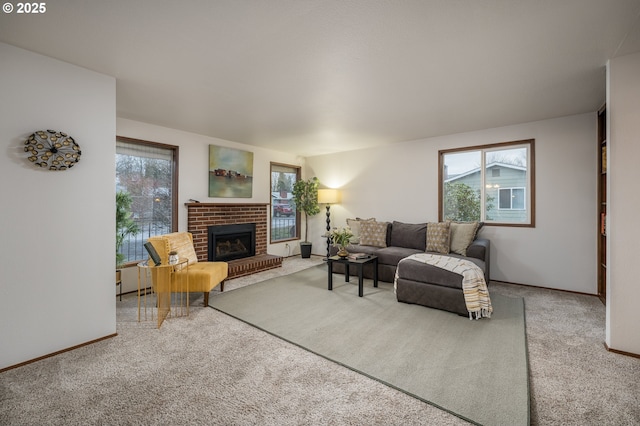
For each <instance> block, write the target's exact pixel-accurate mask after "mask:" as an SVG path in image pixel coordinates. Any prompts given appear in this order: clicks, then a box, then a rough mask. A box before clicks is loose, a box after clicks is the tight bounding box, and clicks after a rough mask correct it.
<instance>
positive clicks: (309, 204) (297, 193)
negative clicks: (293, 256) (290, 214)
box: [293, 177, 320, 258]
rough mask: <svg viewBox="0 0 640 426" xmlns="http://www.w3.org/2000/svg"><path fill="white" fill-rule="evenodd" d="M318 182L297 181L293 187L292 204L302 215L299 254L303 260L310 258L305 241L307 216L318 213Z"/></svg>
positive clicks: (313, 178)
mask: <svg viewBox="0 0 640 426" xmlns="http://www.w3.org/2000/svg"><path fill="white" fill-rule="evenodd" d="M319 184H320V182H319V181H318V178H317V177H312V178H311V179H308V180H302V179H301V180H299V181H296V183H295V184H294V185H293V202H294V203H295V205H296V208H297V209H298V211H300V212H302V213H304V215H305V221H304V241H301V242H300V253H301V254H302V257H303V258H309V257H311V242H309V241H308V240H307V233H308V232H309V221H308V218H309V216H315V215H317V214H318V213H320V206H319V205H318V186H319Z"/></svg>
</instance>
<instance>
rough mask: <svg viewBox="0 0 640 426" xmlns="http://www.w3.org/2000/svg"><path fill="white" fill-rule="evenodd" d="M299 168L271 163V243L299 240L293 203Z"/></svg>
mask: <svg viewBox="0 0 640 426" xmlns="http://www.w3.org/2000/svg"><path fill="white" fill-rule="evenodd" d="M298 179H300V167H297V166H290V165H287V164H277V163H271V242H272V243H276V242H280V241H287V240H293V239H296V238H300V231H299V230H300V227H299V226H298V225H299V223H300V214H298V212H297V211H296V206H295V204H294V203H293V200H292V197H293V185H294V184H295V183H296V181H297V180H298Z"/></svg>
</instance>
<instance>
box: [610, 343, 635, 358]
mask: <svg viewBox="0 0 640 426" xmlns="http://www.w3.org/2000/svg"><path fill="white" fill-rule="evenodd" d="M604 347H605V349H606V350H607V351H609V352H613V353H614V354H620V355H625V356H630V357H632V358H640V354H634V353H633V352H625V351H619V350H617V349H611V348H610V347H609V345H607V342H604Z"/></svg>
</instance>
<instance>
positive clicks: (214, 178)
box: [209, 145, 253, 198]
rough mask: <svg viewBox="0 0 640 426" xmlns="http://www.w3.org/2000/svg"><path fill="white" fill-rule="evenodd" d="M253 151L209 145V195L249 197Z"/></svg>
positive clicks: (251, 189) (251, 183)
mask: <svg viewBox="0 0 640 426" xmlns="http://www.w3.org/2000/svg"><path fill="white" fill-rule="evenodd" d="M252 192H253V152H249V151H241V150H239V149H233V148H227V147H224V146H216V145H209V197H220V198H251V197H252Z"/></svg>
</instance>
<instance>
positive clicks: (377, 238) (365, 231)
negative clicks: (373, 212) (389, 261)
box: [360, 221, 389, 247]
mask: <svg viewBox="0 0 640 426" xmlns="http://www.w3.org/2000/svg"><path fill="white" fill-rule="evenodd" d="M388 226H389V223H388V222H374V221H361V222H360V244H361V245H363V246H374V247H386V246H387V227H388Z"/></svg>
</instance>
